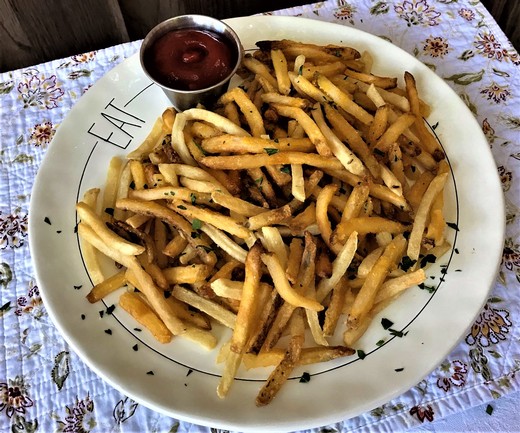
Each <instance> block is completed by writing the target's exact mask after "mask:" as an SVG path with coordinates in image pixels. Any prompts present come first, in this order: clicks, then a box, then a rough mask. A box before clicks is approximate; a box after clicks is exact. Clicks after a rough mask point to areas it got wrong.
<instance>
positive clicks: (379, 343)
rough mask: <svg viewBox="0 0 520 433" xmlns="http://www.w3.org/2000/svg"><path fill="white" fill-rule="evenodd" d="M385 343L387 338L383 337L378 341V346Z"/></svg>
mask: <svg viewBox="0 0 520 433" xmlns="http://www.w3.org/2000/svg"><path fill="white" fill-rule="evenodd" d="M383 344H385V340H383V339H381V340H379V341H378V342H377V343H376V346H377V347H381V346H382V345H383Z"/></svg>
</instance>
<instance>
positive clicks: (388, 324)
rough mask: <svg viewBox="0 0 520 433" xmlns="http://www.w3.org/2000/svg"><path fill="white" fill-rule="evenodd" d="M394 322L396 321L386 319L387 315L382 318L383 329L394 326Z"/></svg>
mask: <svg viewBox="0 0 520 433" xmlns="http://www.w3.org/2000/svg"><path fill="white" fill-rule="evenodd" d="M393 324H394V322H392V321H391V320H389V319H386V318H385V317H383V318H382V319H381V326H382V327H383V329H389V328H391V327H392V325H393Z"/></svg>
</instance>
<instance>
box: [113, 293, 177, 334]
mask: <svg viewBox="0 0 520 433" xmlns="http://www.w3.org/2000/svg"><path fill="white" fill-rule="evenodd" d="M119 305H120V307H121V308H122V309H123V310H125V311H126V312H127V313H128V314H130V315H131V316H132V317H133V318H134V319H135V320H137V321H138V322H139V323H140V324H141V325H143V326H144V327H145V328H147V329H148V330H149V331H150V332H151V333H152V335H153V336H154V337H155V338H156V339H157V341H159V342H160V343H169V342H170V341H171V340H172V337H173V335H172V333H171V332H170V331H169V330H168V328H167V327H166V326H165V325H164V323H163V322H162V321H161V319H160V318H159V317H158V316H157V315H156V314H155V313H154V312H153V310H152V309H151V308H150V307H148V305H147V304H146V303H145V302H143V301H142V300H141V298H140V297H139V296H138V295H137V294H135V293H131V292H126V293H123V294H122V295H121V296H120V297H119Z"/></svg>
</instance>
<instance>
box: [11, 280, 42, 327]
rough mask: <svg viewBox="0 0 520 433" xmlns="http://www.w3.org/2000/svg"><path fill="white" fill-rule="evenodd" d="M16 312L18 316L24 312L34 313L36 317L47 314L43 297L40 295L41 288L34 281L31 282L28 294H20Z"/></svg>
mask: <svg viewBox="0 0 520 433" xmlns="http://www.w3.org/2000/svg"><path fill="white" fill-rule="evenodd" d="M14 313H15V314H16V315H18V316H21V315H22V314H32V315H33V316H34V318H35V319H39V318H40V317H42V316H43V315H44V314H45V311H44V309H43V303H42V298H41V297H40V290H39V289H38V286H37V285H36V284H34V281H31V282H30V283H29V291H28V292H27V296H20V297H19V298H18V300H17V301H16V310H15V311H14Z"/></svg>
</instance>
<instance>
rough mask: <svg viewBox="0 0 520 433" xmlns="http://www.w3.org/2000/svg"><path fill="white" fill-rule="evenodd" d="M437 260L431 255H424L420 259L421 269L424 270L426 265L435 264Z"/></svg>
mask: <svg viewBox="0 0 520 433" xmlns="http://www.w3.org/2000/svg"><path fill="white" fill-rule="evenodd" d="M436 260H437V257H435V256H434V255H433V254H426V255H425V256H424V257H423V258H422V259H421V268H424V267H425V266H426V265H427V264H428V263H435V262H436Z"/></svg>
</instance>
